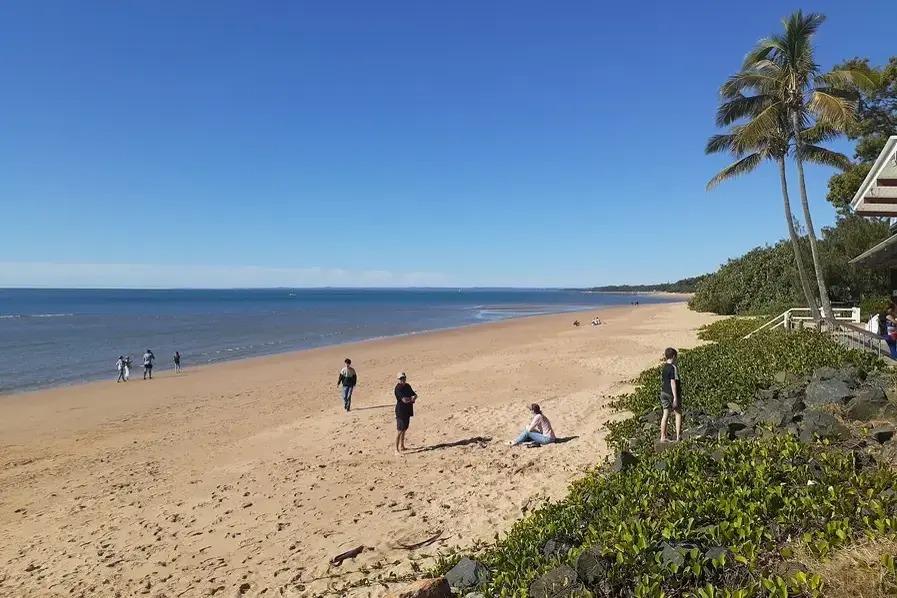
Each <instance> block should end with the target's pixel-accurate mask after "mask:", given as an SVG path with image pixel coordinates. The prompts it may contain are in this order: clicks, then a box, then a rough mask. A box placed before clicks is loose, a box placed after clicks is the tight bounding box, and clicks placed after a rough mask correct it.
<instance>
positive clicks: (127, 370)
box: [115, 349, 181, 382]
mask: <svg viewBox="0 0 897 598" xmlns="http://www.w3.org/2000/svg"><path fill="white" fill-rule="evenodd" d="M172 360H173V361H174V373H176V374H180V373H181V354H180V353H179V352H178V351H175V352H174V357H173V358H172ZM155 361H156V356H155V355H154V354H153V352H152V351H151V350H150V349H147V350H146V353H144V354H143V379H144V380H152V379H153V365H154V363H155ZM115 367H116V368H117V369H118V380H116V382H127V381H128V379H130V377H131V356H130V355H129V356H127V357H124V356H122V355H119V356H118V361H117V362H116V363H115Z"/></svg>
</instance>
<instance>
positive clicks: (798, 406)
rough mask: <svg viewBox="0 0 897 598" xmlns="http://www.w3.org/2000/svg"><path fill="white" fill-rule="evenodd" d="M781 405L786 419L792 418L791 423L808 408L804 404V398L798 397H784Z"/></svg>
mask: <svg viewBox="0 0 897 598" xmlns="http://www.w3.org/2000/svg"><path fill="white" fill-rule="evenodd" d="M780 404H781V406H782V412H783V413H784V414H785V417H786V419H787V418H790V421H794V417H795V416H796V415H799V414H800V413H801V412H802V411H803V410H804V409H806V407H807V406H806V404H804V400H803V397H801V396H796V395H792V396H788V397H782V399H780ZM786 423H787V422H786Z"/></svg>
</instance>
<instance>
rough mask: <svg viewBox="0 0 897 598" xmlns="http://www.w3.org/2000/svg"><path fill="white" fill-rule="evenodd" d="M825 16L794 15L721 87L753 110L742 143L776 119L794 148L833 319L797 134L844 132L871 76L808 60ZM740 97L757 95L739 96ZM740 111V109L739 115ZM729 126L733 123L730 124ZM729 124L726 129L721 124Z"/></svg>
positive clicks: (825, 302) (755, 140)
mask: <svg viewBox="0 0 897 598" xmlns="http://www.w3.org/2000/svg"><path fill="white" fill-rule="evenodd" d="M824 21H825V16H824V15H821V14H817V13H807V14H806V15H805V14H804V13H803V11H800V10H798V11H797V12H795V13H793V14H792V15H791V16H790V17H789V18H788V19H786V20H783V24H784V26H785V30H784V32H783V33H781V34H776V35H773V36H771V37H768V38H765V39H762V40H760V41H759V42H758V43H757V45H756V46H755V47H754V49H753V50H752V51H751V52H750V53H749V54H748V55H747V56H746V57H745V59H744V64H743V65H742V70H741V72H739V73H736V74H735V75H733V76H732V77H730V78H729V80H728V81H727V82H726V84H725V85H723V87H722V89H721V93H722V95H723V96H724V97H726V98H730V99H732V100H736V101H738V102H740V103H741V104H743V105H752V106H753V107H754V108H760V109H758V110H756V112H755V114H756V115H755V117H754V118H753V119H752V120H751V121H750V122H749V123H747V124H746V125H744V127H743V128H742V130H741V135H742V136H743V138H744V139H745V142H746V143H747V144H748V145H751V146H757V145H758V144H760V143H762V141H763V139H765V138H767V137H769V136H770V135H772V134H774V132H775V130H776V129H777V128H778V127H780V126H781V114H784V115H785V120H786V123H787V126H788V128H789V129H790V132H791V139H792V140H793V142H794V151H793V152H792V155H793V157H794V160H795V163H796V164H797V178H798V183H799V185H800V199H801V206H802V207H803V212H804V220H805V221H806V225H807V235H808V237H809V239H810V253H811V254H812V256H813V268H814V270H815V272H816V284H817V286H818V287H819V301H820V304H821V308H822V315H823V317H830V316H831V314H832V308H831V301H830V300H829V296H828V288H827V287H826V284H825V277H824V274H823V271H822V264H821V262H820V260H819V253H818V251H817V248H816V241H817V239H816V229H815V227H814V226H813V217H812V215H811V214H810V204H809V200H808V199H807V186H806V182H805V180H804V161H806V160H809V159H810V156H809V155H808V152H809V151H812V150H810V149H809V148H806V147H804V143H803V140H802V139H801V135H800V132H801V131H802V130H804V129H808V128H810V127H811V126H812V124H813V123H815V124H818V125H819V126H821V127H823V128H824V129H825V130H826V131H829V132H830V133H832V132H837V131H843V130H845V129H846V128H847V127H848V126H850V124H851V123H852V122H853V120H854V110H855V108H856V100H857V98H856V93H855V90H856V88H857V87H862V88H867V87H868V88H874V87H875V86H876V80H877V77H876V74H875V73H874V72H872V71H871V70H870V69H864V68H857V69H850V70H838V71H831V72H829V73H825V74H822V73H820V72H819V65H818V64H816V61H815V59H814V56H813V45H812V41H813V36H814V35H815V33H816V31H817V30H818V29H819V26H820V25H822V23H823V22H824ZM744 91H751V92H753V93H756V95H753V96H745V95H743V92H744ZM743 108H744V106H742V109H743ZM730 122H733V121H730ZM725 124H729V123H725Z"/></svg>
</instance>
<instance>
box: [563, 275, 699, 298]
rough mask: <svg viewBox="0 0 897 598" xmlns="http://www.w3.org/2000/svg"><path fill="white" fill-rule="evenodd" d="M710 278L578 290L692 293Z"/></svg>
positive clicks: (696, 277)
mask: <svg viewBox="0 0 897 598" xmlns="http://www.w3.org/2000/svg"><path fill="white" fill-rule="evenodd" d="M708 276H710V275H709V274H702V275H701V276H693V277H691V278H683V279H682V280H678V281H676V282H667V283H663V284H618V285H606V286H603V287H592V288H590V289H579V290H581V291H585V292H588V293H694V292H695V289H697V287H698V283H700V282H701V281H702V280H704V279H705V278H707V277H708Z"/></svg>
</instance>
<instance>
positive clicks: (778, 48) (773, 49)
mask: <svg viewBox="0 0 897 598" xmlns="http://www.w3.org/2000/svg"><path fill="white" fill-rule="evenodd" d="M782 51H783V47H782V45H781V40H780V39H777V38H776V36H772V37H764V38H763V39H761V40H760V41H758V42H757V44H756V45H755V46H754V47H753V48H752V49H751V51H750V52H748V53H747V55H746V56H745V57H744V61H743V62H742V64H741V68H742V70H749V69H751V68H753V67H754V65H755V64H757V63H760V62H764V61H768V60H772V61H773V62H775V56H776V54H777V53H781V52H782Z"/></svg>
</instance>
